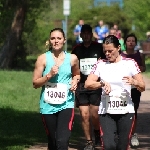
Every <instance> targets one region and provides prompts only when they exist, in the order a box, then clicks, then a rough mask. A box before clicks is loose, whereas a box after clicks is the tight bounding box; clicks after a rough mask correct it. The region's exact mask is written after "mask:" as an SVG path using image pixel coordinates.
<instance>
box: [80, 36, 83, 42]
mask: <svg viewBox="0 0 150 150" xmlns="http://www.w3.org/2000/svg"><path fill="white" fill-rule="evenodd" d="M82 41H83V40H82V38H81V36H80V35H79V42H80V43H81V42H82Z"/></svg>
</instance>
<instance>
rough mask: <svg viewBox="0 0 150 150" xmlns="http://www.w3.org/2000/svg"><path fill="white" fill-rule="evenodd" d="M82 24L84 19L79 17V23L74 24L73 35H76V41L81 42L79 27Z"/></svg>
mask: <svg viewBox="0 0 150 150" xmlns="http://www.w3.org/2000/svg"><path fill="white" fill-rule="evenodd" d="M82 25H84V20H83V19H80V20H79V24H78V25H76V26H75V29H74V35H75V36H76V43H77V44H79V43H82V38H81V37H80V32H81V27H82Z"/></svg>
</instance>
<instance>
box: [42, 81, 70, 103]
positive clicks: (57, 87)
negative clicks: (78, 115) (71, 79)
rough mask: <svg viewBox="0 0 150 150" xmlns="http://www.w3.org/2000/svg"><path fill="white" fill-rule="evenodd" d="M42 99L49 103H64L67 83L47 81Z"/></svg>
mask: <svg viewBox="0 0 150 150" xmlns="http://www.w3.org/2000/svg"><path fill="white" fill-rule="evenodd" d="M44 100H45V102H47V103H50V104H62V103H64V102H65V101H66V100H67V85H66V84H63V83H50V82H47V83H46V85H45V91H44Z"/></svg>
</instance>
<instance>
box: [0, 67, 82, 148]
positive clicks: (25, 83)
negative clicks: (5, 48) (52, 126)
mask: <svg viewBox="0 0 150 150" xmlns="http://www.w3.org/2000/svg"><path fill="white" fill-rule="evenodd" d="M0 85H1V86H0V120H1V121H0V150H23V149H25V148H28V147H29V146H30V145H34V144H36V143H42V142H44V143H46V142H47V136H46V133H45V130H44V127H43V124H42V121H41V116H40V113H39V95H40V89H33V87H32V72H31V71H29V72H27V71H26V72H25V71H2V70H0ZM76 111H77V110H76ZM73 130H74V132H73V134H72V138H71V141H72V142H73V143H75V142H77V140H78V139H79V134H78V132H80V131H81V130H82V129H81V126H80V125H79V123H78V122H75V124H74V129H73ZM76 131H78V132H76Z"/></svg>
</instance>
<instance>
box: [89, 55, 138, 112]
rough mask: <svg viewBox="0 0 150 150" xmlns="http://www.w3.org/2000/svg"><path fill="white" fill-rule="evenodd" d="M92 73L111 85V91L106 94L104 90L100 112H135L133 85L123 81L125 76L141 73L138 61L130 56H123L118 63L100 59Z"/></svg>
mask: <svg viewBox="0 0 150 150" xmlns="http://www.w3.org/2000/svg"><path fill="white" fill-rule="evenodd" d="M91 73H92V74H95V75H97V76H98V77H100V78H101V79H103V80H104V81H106V82H108V83H109V84H110V85H111V92H110V93H109V95H106V94H105V92H104V90H103V91H102V96H101V102H100V106H99V111H98V114H105V113H109V114H125V113H134V112H135V111H134V105H133V102H132V99H131V85H126V84H124V82H123V81H122V78H123V77H124V76H131V77H132V76H134V75H136V74H138V73H140V69H139V67H138V65H137V63H136V62H135V61H134V60H133V59H130V58H124V57H121V60H120V61H119V62H117V63H110V62H108V61H107V60H99V61H98V62H97V63H96V64H95V65H94V67H93V69H92V72H91Z"/></svg>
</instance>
